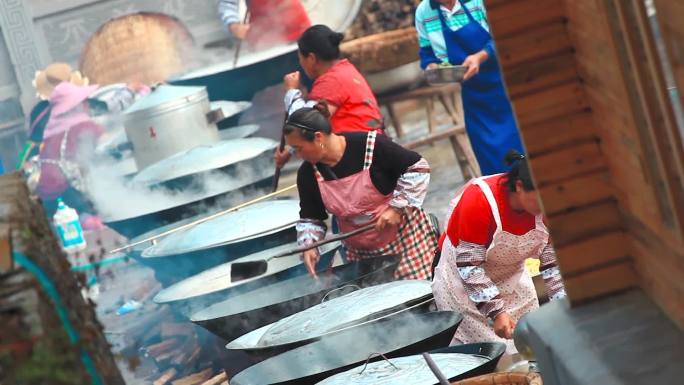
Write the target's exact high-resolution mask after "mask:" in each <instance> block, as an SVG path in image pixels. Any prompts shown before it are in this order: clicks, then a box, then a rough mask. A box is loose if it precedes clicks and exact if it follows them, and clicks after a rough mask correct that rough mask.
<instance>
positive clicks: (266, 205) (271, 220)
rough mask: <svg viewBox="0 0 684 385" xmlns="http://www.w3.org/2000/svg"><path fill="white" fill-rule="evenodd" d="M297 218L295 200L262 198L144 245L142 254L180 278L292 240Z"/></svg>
mask: <svg viewBox="0 0 684 385" xmlns="http://www.w3.org/2000/svg"><path fill="white" fill-rule="evenodd" d="M297 219H299V202H298V201H296V200H292V199H283V200H274V201H265V202H259V203H256V204H254V205H251V206H248V207H246V208H243V209H241V210H238V211H234V212H230V213H227V214H224V215H221V216H219V217H217V218H214V219H212V220H209V221H206V222H203V223H200V224H198V225H196V226H194V227H191V228H189V229H186V230H182V231H179V232H176V233H173V234H170V235H168V236H166V237H164V238H162V239H161V240H159V241H158V242H157V243H156V244H155V245H153V246H150V247H148V248H147V249H145V250H144V251H143V252H142V255H141V258H143V259H145V260H146V261H145V262H144V263H145V264H148V265H157V266H159V264H162V265H164V266H166V267H167V268H170V269H172V270H173V273H172V277H173V278H174V280H175V281H178V280H181V279H184V278H188V277H190V276H193V275H195V274H199V273H200V272H202V271H205V270H207V269H210V268H212V267H215V266H217V265H220V264H222V263H225V262H229V261H231V260H234V259H237V258H240V257H244V256H246V255H249V254H252V253H254V252H257V251H262V250H265V249H268V248H271V247H274V246H277V245H281V244H283V243H289V242H293V241H294V240H295V239H296V236H297V232H296V230H295V223H296V221H297ZM155 270H156V269H155ZM167 282H168V281H167Z"/></svg>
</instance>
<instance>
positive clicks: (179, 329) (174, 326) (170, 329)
mask: <svg viewBox="0 0 684 385" xmlns="http://www.w3.org/2000/svg"><path fill="white" fill-rule="evenodd" d="M194 333H195V330H194V326H193V325H192V324H191V323H175V322H164V323H162V325H161V337H162V339H166V338H169V337H177V336H180V337H188V336H191V335H193V334H194Z"/></svg>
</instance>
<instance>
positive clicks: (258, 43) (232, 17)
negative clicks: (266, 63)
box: [218, 0, 311, 50]
mask: <svg viewBox="0 0 684 385" xmlns="http://www.w3.org/2000/svg"><path fill="white" fill-rule="evenodd" d="M238 1H239V0H220V1H219V5H218V10H219V14H220V16H221V21H223V24H224V25H225V26H226V28H227V29H228V31H229V32H230V33H231V34H232V35H233V36H234V37H235V38H237V39H240V40H246V41H247V43H249V46H250V48H251V49H253V50H259V49H265V48H269V47H273V46H276V45H279V44H287V43H292V42H294V41H296V40H297V39H298V38H299V36H301V34H302V33H303V32H304V31H305V30H306V29H307V28H308V27H309V26H310V25H311V21H309V16H308V15H307V13H306V10H305V9H304V6H303V5H302V2H301V1H300V0H247V7H248V8H249V13H250V16H249V22H248V23H243V22H242V21H241V20H240V15H239V12H238Z"/></svg>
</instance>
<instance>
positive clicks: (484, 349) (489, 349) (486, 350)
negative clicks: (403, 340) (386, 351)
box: [317, 342, 506, 385]
mask: <svg viewBox="0 0 684 385" xmlns="http://www.w3.org/2000/svg"><path fill="white" fill-rule="evenodd" d="M505 352H506V345H505V344H503V343H500V342H480V343H472V344H463V345H456V346H451V347H448V348H442V349H437V350H432V351H430V352H428V353H429V354H430V355H432V356H435V355H438V354H468V355H474V356H479V357H483V358H486V359H487V361H486V362H483V363H482V364H480V365H478V366H476V367H474V368H472V369H470V370H467V371H464V372H461V373H459V374H456V375H453V376H450V377H449V376H448V374H447V373H444V375H445V377H447V380H448V381H450V382H453V381H460V380H464V379H466V378H470V377H475V376H479V375H483V374H489V373H492V372H494V371H495V370H496V365H497V364H498V363H499V360H500V359H501V356H503V354H504V353H505ZM403 357H415V359H416V360H423V357H422V356H420V355H413V356H403ZM396 358H402V357H395V358H394V359H396ZM373 362H380V360H377V359H376V360H373ZM389 362H391V363H396V362H393V358H390V359H389ZM364 365H365V363H363V364H361V365H359V366H356V367H353V368H351V369H349V370H347V371H345V372H341V373H338V374H336V375H333V376H330V377H328V378H326V379H325V380H323V381H320V382H318V383H317V385H327V384H328V381H329V380H330V379H331V378H332V377H335V376H342V378H344V375H345V374H347V375H348V376H351V375H354V374H358V373H359V372H360V371H361V370H362V369H363V366H364ZM399 370H402V368H401V366H399ZM425 370H426V373H427V372H429V374H430V375H431V377H432V378H433V379H434V382H432V383H431V385H432V384H438V381H437V379H436V378H435V377H434V374H432V372H430V369H428V368H427V367H426V368H425ZM369 380H371V379H369ZM376 380H377V379H376Z"/></svg>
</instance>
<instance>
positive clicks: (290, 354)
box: [230, 311, 463, 385]
mask: <svg viewBox="0 0 684 385" xmlns="http://www.w3.org/2000/svg"><path fill="white" fill-rule="evenodd" d="M462 320H463V316H462V315H461V314H460V313H457V312H451V311H436V312H428V313H420V314H413V313H404V314H401V315H398V316H396V317H392V318H388V319H385V320H382V321H380V322H375V323H372V324H368V325H364V326H361V327H358V328H352V329H349V330H346V331H344V332H341V333H336V334H333V335H330V336H327V337H325V338H321V339H320V340H318V341H314V342H312V343H310V344H307V345H303V346H300V347H297V348H295V349H292V350H289V351H287V352H284V353H282V354H279V355H277V356H275V357H270V358H267V359H265V360H263V361H261V362H258V363H256V364H254V365H252V366H250V367H248V368H246V369H245V370H243V371H241V372H240V373H238V374H237V375H235V376H234V377H233V378H231V379H230V383H231V385H247V384H251V385H255V384H301V385H303V384H315V383H317V382H319V381H321V380H323V379H325V378H327V377H330V376H332V375H334V374H337V373H341V372H344V371H346V370H348V369H351V368H353V367H356V366H358V365H360V364H362V363H364V362H366V360H368V357H369V356H370V355H371V354H372V353H382V354H384V355H385V356H386V357H388V358H393V357H401V356H406V355H414V354H420V353H422V352H425V351H434V350H437V349H441V348H445V347H447V346H448V345H449V343H450V342H451V339H452V337H453V335H454V333H455V331H456V328H457V327H458V325H459V324H460V323H461V321H462ZM380 359H381V358H380ZM376 360H378V358H373V359H371V360H369V361H376Z"/></svg>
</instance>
